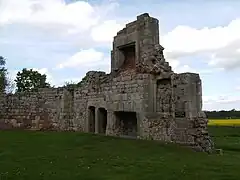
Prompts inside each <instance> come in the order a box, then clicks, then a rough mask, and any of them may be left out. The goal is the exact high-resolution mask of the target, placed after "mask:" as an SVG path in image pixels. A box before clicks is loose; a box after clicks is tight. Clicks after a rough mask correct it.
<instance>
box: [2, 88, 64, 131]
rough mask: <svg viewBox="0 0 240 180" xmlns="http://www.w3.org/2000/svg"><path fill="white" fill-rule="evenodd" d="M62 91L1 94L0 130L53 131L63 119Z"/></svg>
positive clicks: (48, 90) (45, 90)
mask: <svg viewBox="0 0 240 180" xmlns="http://www.w3.org/2000/svg"><path fill="white" fill-rule="evenodd" d="M63 99H64V89H61V88H58V89H54V88H52V89H51V88H49V89H40V90H39V92H34V93H27V92H26V93H16V94H13V95H6V94H2V95H1V97H0V108H1V111H0V129H13V128H17V129H54V127H55V126H57V125H58V124H60V122H59V121H60V120H61V119H63V116H64V111H63V110H62V106H63Z"/></svg>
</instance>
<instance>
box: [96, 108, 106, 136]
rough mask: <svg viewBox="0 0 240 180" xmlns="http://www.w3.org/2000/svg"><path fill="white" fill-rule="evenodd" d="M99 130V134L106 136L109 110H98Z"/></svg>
mask: <svg viewBox="0 0 240 180" xmlns="http://www.w3.org/2000/svg"><path fill="white" fill-rule="evenodd" d="M98 121H99V124H98V126H99V127H98V128H99V133H101V134H106V128H107V110H106V109H104V108H99V109H98Z"/></svg>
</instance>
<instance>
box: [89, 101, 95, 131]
mask: <svg viewBox="0 0 240 180" xmlns="http://www.w3.org/2000/svg"><path fill="white" fill-rule="evenodd" d="M88 125H89V127H88V129H89V132H92V133H94V132H95V107H94V106H90V107H89V108H88Z"/></svg>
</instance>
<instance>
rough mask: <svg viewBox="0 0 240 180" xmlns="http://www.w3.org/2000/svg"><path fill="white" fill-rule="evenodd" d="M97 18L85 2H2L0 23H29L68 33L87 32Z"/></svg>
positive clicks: (12, 0) (56, 0) (24, 0)
mask: <svg viewBox="0 0 240 180" xmlns="http://www.w3.org/2000/svg"><path fill="white" fill-rule="evenodd" d="M98 20H99V16H98V14H97V11H96V9H95V8H94V7H92V6H91V5H90V4H89V3H87V2H85V1H77V2H75V3H71V4H68V5H67V4H65V2H64V0H51V1H49V0H35V1H32V0H21V1H19V0H2V2H1V6H0V23H1V24H10V23H29V24H31V25H37V26H39V27H42V28H53V27H54V29H55V28H59V27H60V26H61V27H62V28H63V27H65V28H68V31H67V32H69V33H71V32H75V31H79V30H87V29H88V28H89V27H91V26H92V25H94V24H96V23H97V22H98Z"/></svg>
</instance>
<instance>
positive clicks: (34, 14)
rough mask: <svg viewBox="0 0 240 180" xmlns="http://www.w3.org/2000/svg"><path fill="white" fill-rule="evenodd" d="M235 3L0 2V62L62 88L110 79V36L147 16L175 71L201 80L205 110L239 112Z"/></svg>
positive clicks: (239, 14)
mask: <svg viewBox="0 0 240 180" xmlns="http://www.w3.org/2000/svg"><path fill="white" fill-rule="evenodd" d="M238 7H240V1H236V0H232V1H231V0H228V1H225V0H195V1H190V0H189V1H188V0H185V1H179V0H170V1H166V0H89V1H77V0H0V55H2V56H4V57H5V58H7V67H8V69H9V71H10V73H11V76H12V77H14V76H15V74H16V72H17V71H18V70H21V69H22V68H24V67H26V68H35V69H37V70H39V71H40V72H42V73H45V74H47V76H48V81H50V82H51V84H54V85H62V84H63V83H64V82H66V81H71V80H72V81H79V80H81V78H82V77H83V76H84V75H85V74H86V72H87V71H89V70H103V71H107V72H109V68H110V57H109V56H110V50H111V45H112V42H111V41H112V37H113V36H114V35H115V34H116V32H117V31H118V30H120V29H121V28H122V27H123V26H124V24H125V23H127V22H130V21H132V20H135V18H136V16H137V15H139V14H141V13H144V12H148V13H149V14H150V15H151V16H154V17H156V18H158V19H159V20H160V43H161V44H162V45H163V46H164V47H165V56H166V59H167V61H169V62H170V64H171V66H172V67H173V69H174V70H175V71H176V72H178V73H181V72H187V71H191V72H197V73H200V75H201V78H202V81H203V100H204V109H208V110H213V109H215V110H219V109H233V108H235V109H240V33H239V32H240V11H239V8H238Z"/></svg>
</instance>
